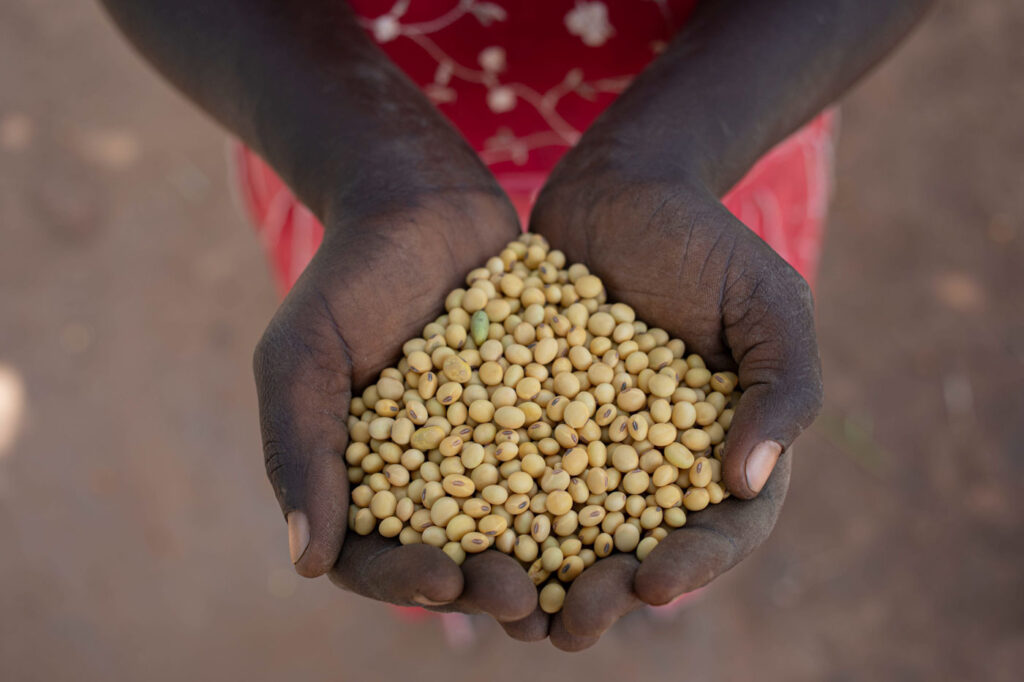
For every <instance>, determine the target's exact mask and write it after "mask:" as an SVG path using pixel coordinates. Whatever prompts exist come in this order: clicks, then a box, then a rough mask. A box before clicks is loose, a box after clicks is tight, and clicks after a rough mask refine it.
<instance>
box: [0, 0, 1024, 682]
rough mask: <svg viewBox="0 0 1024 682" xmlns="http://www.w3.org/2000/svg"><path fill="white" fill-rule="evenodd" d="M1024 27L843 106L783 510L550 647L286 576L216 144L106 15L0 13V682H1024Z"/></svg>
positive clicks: (255, 311) (915, 58)
mask: <svg viewBox="0 0 1024 682" xmlns="http://www.w3.org/2000/svg"><path fill="white" fill-rule="evenodd" d="M1022 32H1024V5H1021V4H1020V3H1011V2H999V1H997V0H978V1H977V2H971V3H964V2H952V1H950V2H946V3H944V4H941V5H940V7H939V8H938V10H937V11H936V12H934V13H933V14H932V15H931V17H930V18H929V19H928V20H927V22H926V24H925V25H924V26H923V27H922V29H921V30H920V31H919V32H918V33H917V34H915V36H914V37H913V38H912V39H911V40H910V41H909V42H908V43H907V44H906V45H904V46H903V48H902V49H901V50H900V51H899V53H898V54H897V55H896V56H895V57H894V58H893V59H892V60H891V61H890V62H888V63H887V64H886V65H885V66H884V67H883V68H881V69H880V70H878V71H877V72H875V73H874V74H873V75H871V76H870V78H868V79H867V80H866V81H865V82H863V83H862V84H861V85H860V86H859V87H858V88H857V89H856V90H855V91H854V92H853V93H852V94H851V95H850V96H849V97H848V98H847V100H846V101H845V102H844V108H843V132H842V137H841V140H840V143H839V148H838V167H837V196H836V200H835V202H834V209H833V212H832V219H831V224H830V228H829V236H828V243H827V247H826V250H825V254H824V259H823V263H822V272H821V279H820V284H819V287H818V291H817V295H818V306H819V324H820V335H821V342H822V352H823V358H824V362H825V369H826V377H827V389H828V397H827V406H826V409H825V413H824V415H823V416H822V417H821V419H820V420H819V421H818V422H817V423H816V424H815V426H814V427H813V428H812V429H811V430H810V432H809V433H808V434H807V435H806V436H805V437H804V438H803V439H802V441H801V442H800V444H799V454H798V461H797V466H796V469H795V478H794V481H793V487H792V490H791V492H790V497H789V501H788V504H787V507H786V509H785V512H784V514H783V516H782V519H781V521H780V524H779V526H778V528H777V530H776V532H775V534H774V535H773V537H772V538H771V540H770V541H769V542H768V543H767V545H765V546H764V547H763V548H761V549H760V550H759V551H758V552H757V553H756V554H755V555H754V556H753V557H752V558H751V559H750V560H749V561H747V562H746V563H744V564H743V565H742V566H740V567H739V568H737V569H736V570H734V571H733V572H731V573H730V574H728V575H727V576H725V577H724V578H722V579H721V580H719V581H718V582H716V583H715V584H714V585H713V587H712V588H711V589H710V590H709V591H708V592H707V593H706V596H705V597H704V598H703V600H702V601H700V602H699V603H697V604H695V605H694V606H693V607H692V608H690V609H688V610H687V611H685V612H684V613H682V614H681V615H680V616H679V617H678V618H677V619H675V620H672V621H662V620H655V619H652V618H650V617H647V616H642V615H640V616H633V617H630V618H628V619H627V620H626V621H624V622H623V623H622V624H621V625H620V626H619V627H617V628H616V629H615V630H614V631H612V632H611V633H610V634H609V635H607V636H606V638H605V639H604V640H603V641H602V642H601V643H600V644H599V645H598V646H596V647H595V648H593V649H592V650H590V651H589V652H588V653H585V654H583V655H578V656H574V657H567V656H565V655H563V654H560V653H558V652H556V651H555V650H554V649H552V648H551V647H550V646H548V645H525V644H519V643H514V642H510V641H509V640H507V639H506V638H505V637H504V636H503V635H502V634H501V633H500V631H499V630H498V629H497V628H496V627H495V626H493V625H492V624H490V623H487V622H481V623H480V624H479V627H478V631H477V636H476V639H475V640H474V641H473V642H472V643H471V644H470V645H469V646H468V647H466V648H464V649H462V650H459V651H450V650H448V649H447V648H446V646H445V643H444V642H445V640H444V637H443V635H442V633H441V632H440V630H439V629H438V628H437V627H436V626H435V625H432V624H427V625H423V624H421V623H405V622H399V621H396V620H395V619H394V618H393V617H392V615H391V614H390V613H389V612H388V610H387V609H385V608H383V607H381V606H380V605H378V604H375V603H371V602H369V601H366V600H363V599H360V598H357V597H353V596H350V595H347V594H344V593H341V592H340V591H338V590H336V589H334V588H333V587H331V586H330V585H329V584H328V583H327V582H326V581H325V580H319V581H313V582H306V581H302V580H300V579H299V578H297V577H296V576H294V574H293V573H292V571H291V569H290V566H289V563H288V558H287V547H286V538H285V527H284V523H283V522H282V520H281V517H280V513H279V511H278V510H277V507H276V504H275V502H274V500H273V497H272V495H271V492H270V488H269V486H268V484H267V483H266V481H265V480H264V477H263V471H262V464H261V458H260V447H259V442H258V432H257V425H256V410H255V407H256V405H255V393H254V390H253V382H252V378H251V375H250V369H249V362H250V357H251V349H252V347H253V345H254V343H255V341H256V339H257V338H258V336H259V333H260V331H261V329H262V327H263V325H264V324H265V323H266V321H267V320H268V319H269V317H270V315H271V314H272V312H273V310H274V308H275V305H276V294H275V291H274V287H273V285H272V283H271V281H270V278H269V275H268V271H267V269H266V268H265V266H264V261H263V256H262V254H261V252H260V248H259V245H258V243H257V242H256V240H255V239H253V237H252V235H251V234H250V231H249V229H248V227H247V225H246V224H245V222H244V220H243V219H242V217H241V215H240V213H239V212H238V210H237V208H236V206H235V204H234V202H233V199H232V196H231V193H230V189H229V186H228V182H227V179H226V173H225V160H224V159H225V138H224V135H223V133H222V132H221V131H220V130H218V129H217V128H216V127H215V126H214V125H213V124H212V123H211V122H210V121H208V120H207V119H205V118H204V117H203V116H202V115H200V114H199V113H197V112H196V111H195V110H194V109H193V108H192V107H191V106H190V105H189V104H187V103H186V102H185V101H184V100H183V99H181V98H180V97H179V96H178V95H176V94H175V93H174V92H172V91H171V89H170V88H169V87H167V86H166V85H164V84H163V83H162V82H161V81H160V80H158V79H157V78H156V77H155V76H154V74H153V73H152V72H151V71H150V70H149V69H148V68H147V67H145V66H144V65H143V64H142V63H141V61H140V60H139V59H137V58H136V57H135V55H134V54H133V53H131V52H130V51H129V49H128V48H127V47H126V45H125V44H124V42H123V41H122V40H121V39H120V37H119V36H118V35H116V34H115V32H114V31H113V29H112V28H111V26H110V25H109V23H108V22H107V21H106V19H105V17H104V16H103V15H102V14H101V12H100V11H99V9H98V8H97V7H96V6H94V4H93V3H67V2H58V1H57V0H33V1H31V2H29V1H27V0H0V402H2V403H3V404H2V405H0V409H3V410H6V413H5V414H7V417H8V419H9V420H11V419H12V417H11V413H12V412H13V410H14V407H16V406H17V405H19V404H21V405H22V417H21V418H20V419H18V420H17V421H18V423H19V424H20V426H19V427H18V429H17V431H18V432H17V433H16V434H13V435H12V434H10V433H3V430H2V428H0V678H2V679H4V680H55V679H75V680H134V679H147V680H165V679H166V680H181V679H215V676H220V677H223V678H226V679H248V680H264V679H266V680H270V679H281V678H282V677H284V676H289V678H290V679H311V680H315V679H332V680H337V679H343V680H391V679H396V678H398V677H403V678H410V677H416V678H417V679H422V680H433V679H446V680H470V679H482V678H484V677H485V676H486V677H487V678H488V679H491V680H495V681H498V680H522V679H526V678H533V679H549V678H555V677H558V678H561V679H565V677H566V676H567V675H570V674H571V675H573V676H583V675H586V676H588V677H589V678H591V679H609V680H612V679H687V680H735V679H744V678H753V677H755V676H756V677H757V678H758V679H762V680H787V681H791V680H836V681H843V680H863V679H871V680H938V679H951V680H967V679H970V680H997V681H998V680H1017V679H1020V677H1021V673H1020V669H1021V667H1022V666H1024V581H1022V578H1021V567H1022V565H1024V533H1022V530H1024V529H1022V523H1021V521H1022V518H1024V509H1022V500H1024V475H1022V474H1024V471H1022V470H1024V456H1022V455H1024V452H1022V451H1024V447H1022V445H1021V444H1022V442H1024V419H1022V418H1021V415H1022V414H1024V390H1022V387H1024V304H1022V296H1024V222H1022V219H1021V216H1022V215H1024V191H1022V190H1024V133H1022V127H1021V120H1022V118H1024V78H1022V76H1021V74H1024V50H1022V49H1021V47H1020V35H1021V34H1022ZM18 386H22V387H23V389H24V394H23V401H20V402H19V400H18V399H17V397H16V395H15V393H16V392H17V387H18ZM12 439H13V440H12Z"/></svg>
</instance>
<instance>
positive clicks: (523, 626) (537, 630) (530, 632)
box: [498, 606, 551, 642]
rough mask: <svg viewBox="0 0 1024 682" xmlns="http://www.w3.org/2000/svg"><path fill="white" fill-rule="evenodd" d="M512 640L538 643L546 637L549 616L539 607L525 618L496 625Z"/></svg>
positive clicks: (549, 621) (549, 622)
mask: <svg viewBox="0 0 1024 682" xmlns="http://www.w3.org/2000/svg"><path fill="white" fill-rule="evenodd" d="M498 624H499V625H501V627H502V628H503V629H504V630H505V634H507V635H508V636H509V637H511V638H512V639H518V640H519V641H520V642H539V641H540V640H542V639H544V638H546V637H547V636H548V627H549V626H550V624H551V616H549V615H548V614H546V613H544V612H543V611H542V610H541V608H540V606H537V607H536V608H534V609H533V611H532V612H530V615H528V616H527V617H526V618H521V619H519V620H511V621H506V622H504V623H502V622H500V621H499V623H498Z"/></svg>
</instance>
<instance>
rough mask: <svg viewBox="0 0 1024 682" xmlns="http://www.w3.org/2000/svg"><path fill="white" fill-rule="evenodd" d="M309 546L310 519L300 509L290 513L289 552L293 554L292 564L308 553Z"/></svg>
mask: <svg viewBox="0 0 1024 682" xmlns="http://www.w3.org/2000/svg"><path fill="white" fill-rule="evenodd" d="M308 546H309V519H307V518H306V515H305V514H303V513H302V512H300V511H293V512H291V513H290V514H288V552H289V553H290V554H291V555H292V564H297V563H299V559H301V558H302V555H303V554H305V553H306V547H308Z"/></svg>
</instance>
